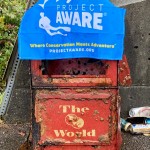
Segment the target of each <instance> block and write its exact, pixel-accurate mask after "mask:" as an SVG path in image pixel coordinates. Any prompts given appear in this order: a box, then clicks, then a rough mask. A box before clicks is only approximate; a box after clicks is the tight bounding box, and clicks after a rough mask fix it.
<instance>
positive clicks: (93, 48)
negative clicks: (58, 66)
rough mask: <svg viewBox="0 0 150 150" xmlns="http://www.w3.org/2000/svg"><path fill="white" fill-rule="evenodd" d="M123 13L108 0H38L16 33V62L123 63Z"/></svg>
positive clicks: (123, 10) (122, 10) (121, 9)
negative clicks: (93, 60) (74, 60)
mask: <svg viewBox="0 0 150 150" xmlns="http://www.w3.org/2000/svg"><path fill="white" fill-rule="evenodd" d="M124 17H125V9H123V8H117V7H115V6H114V5H113V4H112V3H111V2H109V0H39V1H38V2H37V3H36V4H35V5H34V6H33V7H32V8H30V9H29V10H27V11H26V13H25V14H24V17H23V19H22V22H21V25H20V29H19V58H20V59H31V60H42V59H50V60H52V59H65V58H96V59H107V60H120V59H122V55H123V49H124V34H125V33H124V32H125V31H124V30H125V23H124V22H125V21H124Z"/></svg>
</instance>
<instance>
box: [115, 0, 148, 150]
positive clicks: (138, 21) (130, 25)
mask: <svg viewBox="0 0 150 150" xmlns="http://www.w3.org/2000/svg"><path fill="white" fill-rule="evenodd" d="M112 2H113V3H114V4H116V5H117V6H123V7H124V8H126V10H127V13H126V36H125V54H126V56H127V59H128V63H129V66H130V70H131V77H132V80H133V84H132V86H131V87H120V95H121V97H122V101H121V117H123V118H126V117H128V111H129V110H130V109H131V108H133V107H141V106H150V0H112ZM128 4H130V5H128ZM122 136H123V144H122V150H149V149H150V142H149V141H150V138H149V137H144V136H142V135H141V136H135V135H131V134H129V133H124V132H123V134H122Z"/></svg>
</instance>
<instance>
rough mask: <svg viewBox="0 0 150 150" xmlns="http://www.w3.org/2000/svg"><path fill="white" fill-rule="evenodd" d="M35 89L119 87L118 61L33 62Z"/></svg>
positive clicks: (70, 60)
mask: <svg viewBox="0 0 150 150" xmlns="http://www.w3.org/2000/svg"><path fill="white" fill-rule="evenodd" d="M31 69H32V84H33V86H35V87H41V86H42V87H43V86H45V87H68V86H95V87H96V86H101V87H110V86H117V73H118V72H117V61H100V60H95V59H94V60H93V59H68V60H57V61H56V60H55V61H45V62H42V61H32V62H31Z"/></svg>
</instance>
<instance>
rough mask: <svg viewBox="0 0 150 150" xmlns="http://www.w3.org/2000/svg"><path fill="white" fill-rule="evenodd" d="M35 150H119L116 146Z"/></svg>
mask: <svg viewBox="0 0 150 150" xmlns="http://www.w3.org/2000/svg"><path fill="white" fill-rule="evenodd" d="M35 150H119V149H117V148H116V146H115V144H114V145H112V146H95V145H91V146H75V145H74V146H45V147H36V149H35Z"/></svg>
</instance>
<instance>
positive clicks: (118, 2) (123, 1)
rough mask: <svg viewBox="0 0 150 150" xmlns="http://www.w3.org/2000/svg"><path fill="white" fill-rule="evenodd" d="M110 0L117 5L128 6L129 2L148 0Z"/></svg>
mask: <svg viewBox="0 0 150 150" xmlns="http://www.w3.org/2000/svg"><path fill="white" fill-rule="evenodd" d="M110 1H112V2H113V3H114V4H115V5H117V6H126V5H129V4H134V3H138V2H142V1H146V0H110Z"/></svg>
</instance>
